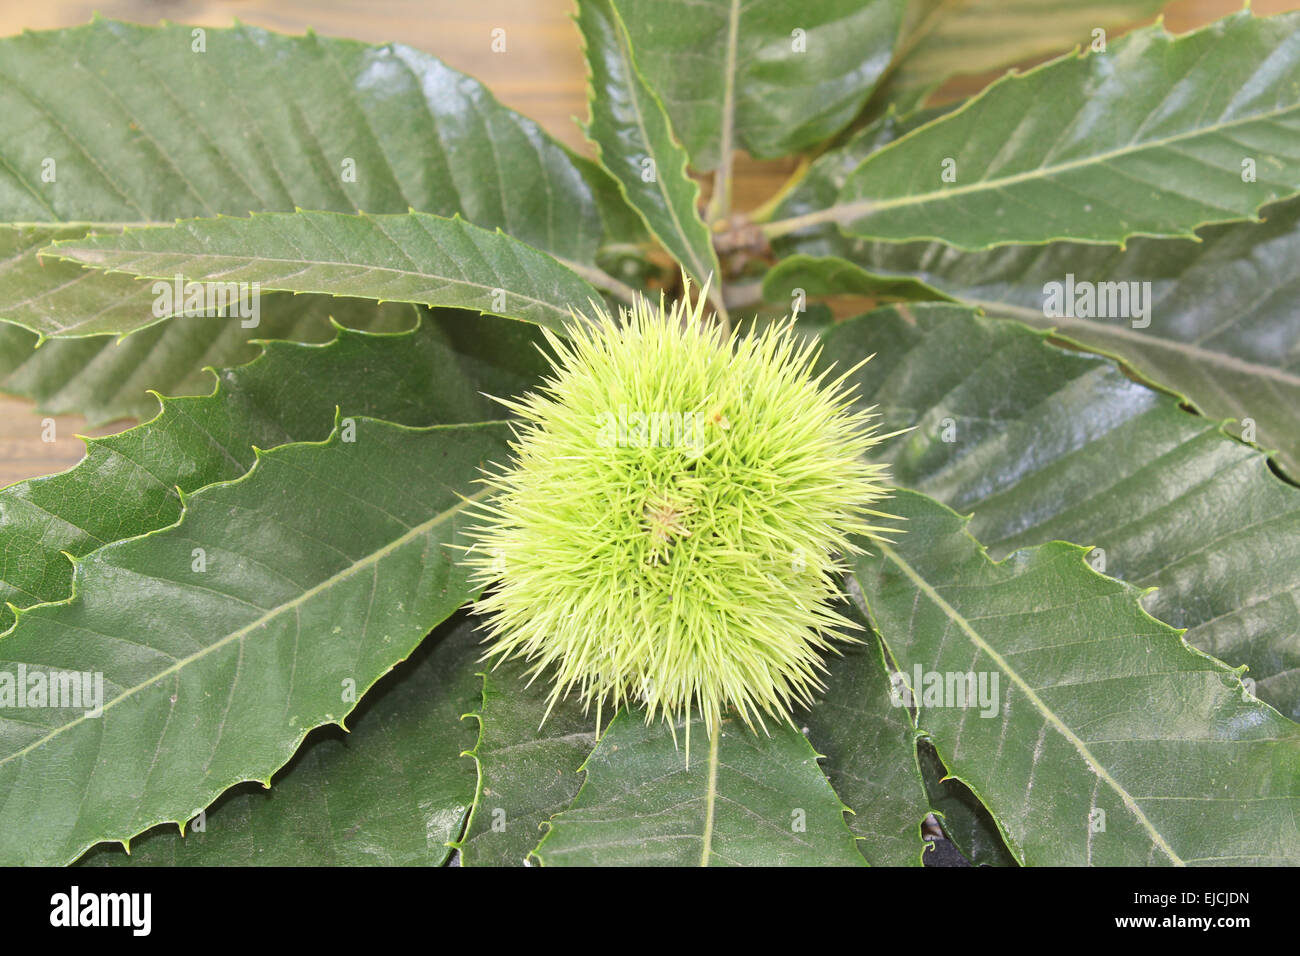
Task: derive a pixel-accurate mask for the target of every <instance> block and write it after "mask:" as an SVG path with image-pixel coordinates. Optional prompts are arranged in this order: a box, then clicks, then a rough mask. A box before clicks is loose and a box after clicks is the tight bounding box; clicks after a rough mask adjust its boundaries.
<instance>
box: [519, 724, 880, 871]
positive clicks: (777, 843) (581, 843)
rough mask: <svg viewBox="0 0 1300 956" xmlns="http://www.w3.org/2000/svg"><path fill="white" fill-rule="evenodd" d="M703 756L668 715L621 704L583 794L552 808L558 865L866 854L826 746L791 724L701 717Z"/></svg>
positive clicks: (840, 862)
mask: <svg viewBox="0 0 1300 956" xmlns="http://www.w3.org/2000/svg"><path fill="white" fill-rule="evenodd" d="M692 723H693V726H692V728H691V734H692V737H691V739H692V746H693V747H694V748H695V749H693V750H692V752H691V759H690V762H689V764H688V763H687V759H686V753H685V752H684V750H683V749H682V746H681V745H682V744H683V743H684V734H685V732H686V729H687V728H686V724H685V721H684V720H683V721H679V722H678V726H677V727H676V737H674V735H673V734H672V733H670V730H669V728H668V727H667V726H666V725H665V724H664V723H663V722H661V721H658V720H656V721H653V722H652V723H650V724H647V723H646V722H645V719H644V718H643V717H642V716H641V715H640V714H636V713H626V712H625V713H620V714H619V715H618V716H617V717H616V718H615V719H614V721H613V723H611V724H610V726H609V730H608V731H607V732H606V733H605V734H604V735H602V736H601V739H600V743H599V744H597V745H596V749H595V750H594V751H592V753H591V756H590V757H588V758H587V762H586V763H585V764H584V765H583V772H584V775H585V779H584V781H583V785H582V790H581V791H580V792H579V794H578V797H577V799H576V800H575V801H574V803H573V806H572V807H570V808H569V809H568V810H565V811H564V812H563V813H561V814H560V815H559V816H557V817H555V818H553V819H552V820H551V824H550V828H549V831H548V832H547V834H546V837H545V839H543V840H542V842H541V844H540V845H539V846H538V847H537V850H536V856H537V858H538V859H539V860H540V861H541V862H542V863H543V864H544V865H546V866H862V865H863V860H862V857H861V855H859V853H858V851H857V850H856V849H855V846H854V844H855V840H854V837H853V834H852V833H851V832H850V831H849V828H848V827H847V826H846V825H845V823H844V805H843V804H842V803H840V800H839V798H838V797H837V796H836V795H835V791H833V790H832V789H831V788H830V785H829V784H827V782H826V777H825V776H824V775H823V774H822V771H821V767H820V766H819V765H818V763H817V753H816V752H815V751H814V750H813V749H812V747H811V746H809V744H808V741H807V740H806V739H805V738H804V736H803V735H802V734H800V733H799V731H797V730H795V729H794V728H793V727H790V726H789V725H786V724H782V725H779V726H773V727H770V728H769V730H770V735H765V734H763V733H761V732H760V733H755V732H754V731H753V730H750V729H749V728H747V727H744V726H742V725H740V724H738V723H736V722H735V721H731V720H724V721H723V722H722V723H721V724H720V725H719V727H718V734H717V736H716V737H715V738H713V739H712V740H710V738H709V737H708V736H707V735H706V732H705V729H704V722H703V721H701V720H695V721H693V722H692Z"/></svg>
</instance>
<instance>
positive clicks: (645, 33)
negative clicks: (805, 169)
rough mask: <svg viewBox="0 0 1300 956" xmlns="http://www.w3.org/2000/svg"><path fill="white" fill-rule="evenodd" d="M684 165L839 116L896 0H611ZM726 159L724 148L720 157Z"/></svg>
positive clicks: (787, 145) (840, 119) (893, 33)
mask: <svg viewBox="0 0 1300 956" xmlns="http://www.w3.org/2000/svg"><path fill="white" fill-rule="evenodd" d="M617 4H618V11H619V13H620V14H622V17H623V20H624V22H625V23H626V24H627V29H628V32H629V34H630V35H631V38H632V49H633V50H634V51H635V53H636V59H637V63H638V65H639V66H640V68H641V71H642V73H643V74H644V75H645V78H646V80H647V81H648V83H649V84H650V86H651V87H652V88H653V89H654V90H655V92H656V93H658V94H659V96H660V97H661V98H662V99H663V102H664V106H665V108H666V109H667V111H668V115H669V116H670V117H671V118H672V124H673V129H674V130H675V131H676V132H677V135H678V136H680V137H681V139H682V142H683V143H685V144H686V148H687V150H688V151H689V152H690V156H691V165H692V166H694V167H695V168H696V169H700V170H710V169H714V168H715V167H717V166H718V165H719V163H720V160H722V158H723V157H727V156H728V154H729V153H730V152H731V151H732V150H733V149H744V150H746V151H747V152H749V153H750V154H751V155H753V156H755V157H758V158H761V159H771V158H774V157H777V156H784V155H787V154H789V153H795V152H798V151H800V150H803V149H807V148H809V147H811V146H815V145H817V144H818V143H820V142H821V141H822V140H824V139H827V138H828V137H830V136H832V135H833V134H835V133H836V132H838V131H839V130H840V129H842V128H843V127H844V126H846V125H847V124H848V123H849V121H850V120H852V119H853V117H854V116H856V115H857V113H858V111H859V110H860V109H861V108H862V105H863V104H864V103H865V102H866V100H867V97H868V96H869V95H870V93H871V90H872V89H873V88H874V86H875V84H876V80H877V79H878V78H879V77H880V74H881V73H882V72H883V71H884V69H885V67H886V65H888V63H889V60H890V56H891V54H892V52H893V49H894V42H895V40H896V39H897V37H898V30H899V24H900V23H901V21H902V15H903V8H904V6H905V5H906V4H905V3H904V2H902V0H865V2H864V0H833V2H822V3H815V4H807V3H797V2H793V0H756V2H755V0H751V2H749V3H741V2H740V0H690V2H686V0H670V2H664V0H617ZM727 161H729V159H728V160H727Z"/></svg>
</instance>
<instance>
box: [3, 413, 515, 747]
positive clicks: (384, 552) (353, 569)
mask: <svg viewBox="0 0 1300 956" xmlns="http://www.w3.org/2000/svg"><path fill="white" fill-rule="evenodd" d="M500 424H504V423H503V422H481V423H477V424H476V426H473V427H478V426H479V425H482V426H490V425H500ZM249 474H251V472H250V473H249ZM245 477H247V476H245ZM490 492H491V489H490V488H484V489H483V490H482V491H479V492H477V493H476V494H473V495H469V496H462V498H461V500H460V501H459V502H458V503H457V504H456V505H454V506H453V507H451V508H447V509H446V510H444V511H441V512H439V513H438V514H436V515H434V516H433V517H432V518H430V519H429V520H428V521H425V522H422V523H421V524H418V525H415V526H414V527H412V528H410V529H409V530H408V531H407V532H406V533H404V534H403V535H401V536H400V537H398V538H396V539H394V540H393V541H391V542H389V543H388V544H386V545H384V546H383V547H382V548H379V549H378V550H376V551H373V552H371V553H370V554H368V555H366V556H365V557H364V558H361V559H359V560H357V561H354V562H353V563H352V564H350V565H348V566H347V567H345V568H343V569H341V570H339V571H338V572H336V573H335V574H333V575H331V576H330V577H328V578H326V579H325V580H324V581H321V582H319V583H318V584H316V585H313V586H312V587H310V588H308V589H307V590H306V591H304V592H303V593H302V594H300V595H298V596H297V597H295V598H293V599H292V600H290V601H286V602H285V603H283V604H279V605H276V606H275V607H273V608H268V609H267V611H266V612H265V613H264V614H262V615H261V616H260V617H259V618H257V619H256V620H254V621H251V622H250V623H248V624H246V625H244V626H243V627H241V628H238V629H237V630H235V631H232V632H231V633H230V634H227V635H226V636H225V637H223V638H221V639H220V640H218V641H214V642H213V643H211V644H209V645H207V646H206V647H204V648H202V649H200V650H198V651H196V652H195V653H193V654H191V655H190V656H189V657H185V658H181V659H180V660H178V661H176V662H175V663H174V664H172V665H170V666H169V667H167V668H164V669H163V670H161V671H159V672H158V673H157V674H154V675H152V676H150V677H149V678H148V679H147V680H144V681H141V682H140V683H139V684H136V685H135V686H134V687H131V688H128V689H127V690H126V691H124V692H123V693H121V694H119V695H118V696H117V697H115V698H113V699H112V700H111V701H108V702H107V703H105V704H104V705H103V707H102V708H101V714H102V713H106V712H107V711H109V710H110V709H111V708H113V707H115V706H117V704H119V703H121V702H122V701H124V700H126V699H127V698H129V697H132V696H134V695H135V694H137V693H139V692H140V691H143V690H147V689H148V688H150V687H153V686H155V685H157V684H158V683H160V682H161V681H162V680H163V679H165V678H166V677H168V676H170V675H171V674H174V673H177V672H178V671H180V670H182V669H183V668H185V667H188V666H189V665H191V664H193V663H194V662H195V661H198V660H201V659H202V658H204V657H206V656H207V655H208V654H210V653H212V652H213V651H216V650H219V649H221V648H223V647H225V646H227V645H228V644H230V643H231V642H232V641H237V640H240V639H242V638H243V637H246V636H247V635H248V634H250V633H251V632H252V631H253V630H255V629H257V628H258V627H261V626H262V625H264V624H266V623H268V622H269V621H271V620H273V619H274V618H276V617H278V616H279V615H280V614H282V613H284V612H286V611H291V610H294V609H296V608H298V607H301V606H302V605H303V604H305V603H306V602H307V601H309V600H310V599H312V598H314V597H315V596H316V595H318V594H321V593H323V592H325V591H326V590H328V589H330V588H331V587H333V586H334V585H335V584H338V583H339V582H341V581H344V580H346V579H347V578H349V577H351V576H352V575H353V574H355V573H357V572H358V571H360V570H362V569H364V568H368V567H370V566H371V565H373V564H375V563H377V562H378V561H380V560H381V559H383V558H385V557H387V556H388V555H390V554H392V553H393V552H394V551H396V550H397V549H398V548H400V547H402V546H403V545H405V544H407V543H408V542H410V541H412V540H414V539H416V538H418V537H419V536H421V535H423V534H426V533H427V532H429V531H430V530H432V529H433V528H435V527H437V526H438V525H439V524H441V523H442V522H444V521H445V520H447V519H448V518H450V517H452V516H453V515H455V514H457V513H459V512H460V511H462V510H463V509H464V508H465V506H466V505H468V504H470V503H472V502H476V501H480V500H482V499H483V498H485V497H487V495H488V494H489V493H490ZM16 627H17V625H15V629H16ZM91 719H92V718H89V717H87V716H86V715H85V714H82V715H81V716H79V717H77V718H76V719H75V720H72V721H70V722H68V723H66V724H62V725H60V726H58V727H56V728H55V729H54V730H52V731H50V732H49V733H47V734H46V735H45V736H44V737H41V738H40V739H39V740H35V741H33V742H32V743H30V744H28V745H27V746H26V747H24V748H23V749H21V750H18V751H15V752H14V753H12V754H9V755H8V756H6V757H0V766H4V765H5V764H6V763H8V762H9V761H11V760H15V759H17V758H19V757H23V756H25V755H26V754H28V753H30V752H31V751H33V750H36V749H37V748H39V747H42V746H44V745H45V744H47V743H48V742H49V741H51V740H53V739H54V738H55V737H57V736H59V735H60V734H62V733H64V732H65V731H68V730H71V729H72V728H74V727H77V726H79V725H80V724H82V723H85V722H86V721H87V720H91Z"/></svg>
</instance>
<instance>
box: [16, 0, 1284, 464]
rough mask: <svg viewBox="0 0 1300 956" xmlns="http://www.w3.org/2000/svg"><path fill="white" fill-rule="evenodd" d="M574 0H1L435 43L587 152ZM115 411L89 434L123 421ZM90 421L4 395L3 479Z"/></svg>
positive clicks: (1233, 0)
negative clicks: (50, 420)
mask: <svg viewBox="0 0 1300 956" xmlns="http://www.w3.org/2000/svg"><path fill="white" fill-rule="evenodd" d="M1241 5H1242V4H1241V2H1240V0H1174V2H1172V3H1170V4H1169V6H1168V7H1167V8H1166V12H1165V22H1166V23H1167V24H1168V26H1169V28H1170V29H1171V30H1173V31H1175V32H1181V31H1184V30H1188V29H1191V28H1193V27H1195V26H1199V25H1201V24H1204V23H1208V22H1209V21H1210V20H1213V19H1216V18H1218V17H1221V16H1224V15H1226V14H1228V13H1231V12H1233V11H1234V10H1237V9H1239V8H1240V7H1241ZM1252 6H1253V8H1254V9H1255V11H1256V12H1258V13H1260V14H1262V15H1263V14H1271V13H1277V12H1280V11H1283V10H1292V9H1297V8H1300V0H1255V2H1254V3H1253V4H1252ZM572 9H573V0H474V2H472V3H466V2H464V0H346V2H345V0H53V2H47V3H44V4H32V3H30V2H0V35H3V36H7V35H10V34H14V33H18V32H20V31H21V30H23V29H32V30H42V29H51V28H55V27H66V26H74V25H76V24H79V23H84V22H86V21H87V20H88V19H90V17H91V15H92V13H94V12H95V11H98V12H99V13H100V14H101V15H102V16H105V17H111V18H115V19H121V20H131V21H134V22H138V23H155V22H157V21H158V20H160V19H167V20H172V21H176V22H181V23H194V24H198V25H203V26H228V25H229V24H230V23H231V20H232V19H233V18H236V17H237V18H238V19H240V20H241V21H243V22H245V23H251V24H256V25H258V26H262V27H266V28H268V29H272V30H279V31H283V32H290V33H301V32H302V31H304V30H305V29H306V28H308V27H311V28H313V29H315V30H316V32H318V33H321V34H332V35H337V36H350V37H354V38H356V39H359V40H365V41H368V42H375V43H382V42H387V41H391V40H398V41H401V42H403V43H407V44H409V45H411V46H415V47H419V48H421V49H424V50H427V51H429V52H431V53H433V54H435V55H437V56H439V57H441V58H442V59H443V60H445V61H446V62H447V63H449V64H450V65H451V66H453V67H455V68H456V69H458V70H461V71H463V72H465V73H469V74H471V75H473V76H475V77H477V78H478V79H480V80H482V81H484V82H485V83H487V84H488V86H489V87H491V88H492V90H493V91H494V92H495V93H496V95H497V96H498V97H499V98H500V99H501V100H502V102H504V103H505V104H506V105H507V106H510V107H512V108H514V109H516V110H519V111H520V112H522V113H525V114H527V115H528V116H531V117H532V118H534V119H536V120H537V121H538V122H540V123H541V124H542V125H543V126H544V127H546V129H547V130H549V131H550V132H551V134H552V135H554V136H555V137H557V138H558V139H560V140H561V141H563V142H564V143H566V144H568V145H569V146H571V147H573V148H574V149H576V150H578V151H580V152H582V153H584V154H586V155H591V149H590V147H589V145H588V144H587V143H586V141H585V140H584V138H583V136H582V133H581V131H580V130H579V128H578V126H577V122H576V119H575V118H577V117H585V116H586V112H587V106H586V71H585V68H584V66H583V62H582V53H581V48H580V46H579V41H578V34H577V30H576V28H575V27H574V25H573V23H572V21H571V19H570V17H571V13H572ZM498 27H500V28H503V29H505V31H506V51H505V52H504V53H493V52H492V51H491V49H490V47H489V42H490V38H491V32H492V30H494V29H496V28H498ZM991 76H992V75H989V76H984V77H967V78H963V79H961V80H959V81H956V82H954V83H952V84H949V86H948V87H945V89H944V91H943V94H942V95H944V96H961V95H965V94H967V93H969V92H972V91H974V90H976V89H978V88H980V87H981V86H982V85H984V83H986V82H987V81H988V79H990V78H991ZM792 168H793V161H790V160H783V161H777V162H768V163H758V162H753V161H750V160H748V159H747V158H745V157H741V158H740V160H739V161H738V162H737V165H736V173H735V187H734V188H735V205H736V208H738V209H747V208H753V207H754V206H757V205H758V204H759V203H760V202H762V201H763V200H764V199H766V198H767V197H768V196H769V195H771V193H772V192H773V191H774V190H775V189H776V188H777V187H778V186H779V185H780V184H781V183H782V182H783V181H784V180H785V177H786V176H787V175H788V173H789V172H790V170H791V169H792ZM130 424H132V423H131V422H118V423H115V424H113V425H111V426H107V427H105V428H101V429H98V430H96V431H95V432H93V433H92V434H105V433H107V432H111V431H115V430H118V429H121V428H125V427H127V426H128V425H130ZM84 427H85V422H84V421H82V420H81V419H79V418H78V417H77V416H72V415H67V416H59V417H57V418H56V419H55V420H54V437H55V440H54V441H53V442H46V441H44V440H43V439H42V434H43V432H45V433H47V434H48V429H47V428H45V425H44V420H43V416H41V415H38V414H36V413H35V412H34V411H33V410H32V406H31V403H29V402H25V401H19V400H17V399H11V398H5V397H3V396H0V487H3V486H4V485H7V484H10V483H11V482H14V481H19V480H21V479H23V478H27V477H31V476H33V475H41V474H49V473H52V472H56V471H61V470H63V469H65V468H68V467H71V466H72V465H74V464H76V462H77V461H79V460H80V459H81V456H82V453H83V446H82V443H81V442H80V441H79V440H78V439H77V438H76V437H75V436H76V434H77V432H78V431H81V430H84Z"/></svg>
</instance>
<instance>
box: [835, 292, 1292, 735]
mask: <svg viewBox="0 0 1300 956" xmlns="http://www.w3.org/2000/svg"><path fill="white" fill-rule="evenodd" d="M1045 339H1046V334H1045V333H1041V332H1036V331H1034V330H1031V329H1029V328H1026V327H1025V326H1023V325H1020V324H1019V323H1016V322H1011V321H1007V320H1000V319H984V318H977V317H975V316H974V315H973V314H972V313H971V312H970V311H969V310H966V309H963V308H960V307H958V306H953V305H928V306H923V305H916V306H905V307H899V308H896V309H881V310H877V311H875V312H872V313H870V314H868V315H866V316H863V317H861V318H858V319H852V320H849V321H848V322H844V323H841V324H840V325H838V326H836V327H835V328H834V329H832V330H830V331H829V332H827V333H826V334H825V335H824V336H823V343H824V345H825V350H826V355H827V356H828V357H832V358H833V359H834V360H835V361H837V362H838V363H840V364H841V365H843V366H847V365H851V364H853V363H855V362H857V361H859V360H860V359H862V358H865V357H866V356H868V355H871V354H872V353H875V356H876V357H875V358H874V359H872V360H871V361H870V362H868V363H867V364H866V365H865V366H863V368H862V369H861V370H859V371H858V372H857V373H855V375H854V380H855V381H856V382H857V383H858V384H859V387H860V388H861V391H862V401H863V402H864V403H865V404H868V405H870V404H876V403H879V405H880V409H879V411H880V414H881V418H882V427H883V428H886V429H890V430H892V429H894V428H906V427H913V426H915V430H914V431H911V432H909V433H908V434H907V435H904V436H901V437H899V438H895V439H893V440H892V441H891V442H889V443H887V444H886V445H884V446H882V449H883V455H884V457H885V458H886V459H887V460H889V461H890V462H891V464H892V468H891V470H892V472H893V477H894V480H895V481H896V482H897V483H898V484H900V485H903V486H904V487H908V488H914V489H917V490H920V491H923V492H925V493H926V494H929V495H932V496H934V497H936V498H938V499H939V500H941V501H943V502H944V503H945V504H947V505H949V506H950V507H952V508H955V509H957V510H958V511H960V512H961V513H963V514H967V513H972V512H973V513H974V518H973V519H972V525H971V531H972V533H973V534H974V535H975V536H976V537H977V538H978V539H979V540H980V541H982V542H983V543H984V544H986V545H987V546H988V547H989V549H990V551H991V552H992V554H993V555H994V556H995V557H1001V556H1003V555H1006V554H1008V553H1010V552H1011V551H1014V550H1015V549H1017V548H1023V547H1027V546H1030V545H1037V544H1042V543H1044V542H1047V541H1051V540H1053V539H1061V540H1065V541H1073V542H1076V543H1079V544H1085V545H1095V546H1097V547H1098V548H1099V549H1101V550H1100V551H1098V552H1096V553H1095V554H1094V556H1093V560H1094V561H1096V562H1097V564H1098V568H1099V569H1101V568H1104V569H1105V573H1107V574H1109V575H1112V576H1116V577H1120V578H1122V579H1124V580H1125V581H1128V582H1130V583H1131V584H1133V585H1136V586H1138V587H1141V588H1144V589H1149V588H1155V590H1154V591H1153V592H1151V593H1149V594H1146V595H1145V596H1144V597H1143V600H1142V603H1143V606H1144V607H1145V608H1146V609H1147V610H1148V611H1149V612H1150V613H1152V614H1154V615H1155V616H1156V617H1158V618H1160V619H1161V620H1162V621H1165V622H1167V623H1168V624H1171V625H1173V626H1174V627H1182V628H1187V629H1188V631H1187V640H1188V641H1189V642H1190V643H1191V644H1192V645H1194V646H1195V647H1198V648H1200V649H1201V650H1204V651H1207V652H1209V653H1211V654H1214V655H1215V656H1216V657H1219V658H1221V659H1222V660H1224V661H1227V662H1228V663H1229V664H1231V665H1233V666H1238V665H1242V664H1247V665H1249V667H1250V671H1249V677H1250V678H1251V679H1252V680H1253V681H1255V685H1254V687H1255V692H1256V693H1257V694H1258V695H1259V697H1260V698H1261V699H1263V700H1265V701H1268V702H1269V703H1271V704H1273V705H1274V706H1276V707H1277V708H1278V709H1280V710H1281V711H1282V712H1283V713H1285V714H1287V715H1289V716H1300V648H1297V646H1296V641H1295V635H1296V634H1297V633H1298V632H1300V608H1298V607H1297V605H1296V600H1295V595H1296V593H1297V592H1298V591H1300V489H1297V488H1295V487H1294V486H1292V485H1289V484H1287V483H1286V482H1283V481H1281V480H1279V479H1278V478H1277V476H1276V475H1274V474H1273V472H1272V471H1271V470H1270V469H1269V463H1268V461H1267V460H1266V458H1265V457H1264V455H1263V454H1261V453H1260V452H1259V451H1258V450H1256V449H1254V448H1251V447H1250V446H1247V445H1244V444H1242V443H1241V442H1239V441H1237V440H1235V439H1233V438H1231V437H1229V436H1228V435H1226V434H1224V432H1223V430H1222V429H1221V427H1220V426H1219V425H1218V424H1217V423H1215V422H1213V421H1207V420H1206V419H1204V418H1202V417H1200V416H1198V415H1193V414H1189V413H1187V412H1185V411H1183V410H1182V409H1181V408H1180V407H1179V403H1178V401H1177V400H1176V399H1174V398H1172V397H1170V396H1167V395H1163V394H1161V393H1159V392H1155V391H1152V390H1151V389H1148V388H1146V387H1145V386H1143V385H1141V384H1139V383H1137V382H1134V381H1132V380H1131V379H1130V378H1128V377H1127V376H1125V375H1124V374H1123V372H1121V371H1120V369H1119V368H1117V367H1116V365H1115V364H1114V363H1113V362H1112V361H1110V360H1108V359H1105V358H1099V357H1097V356H1093V355H1088V354H1084V353H1080V352H1075V351H1066V350H1063V349H1059V348H1056V347H1053V346H1051V345H1049V344H1047V342H1046V341H1045Z"/></svg>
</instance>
